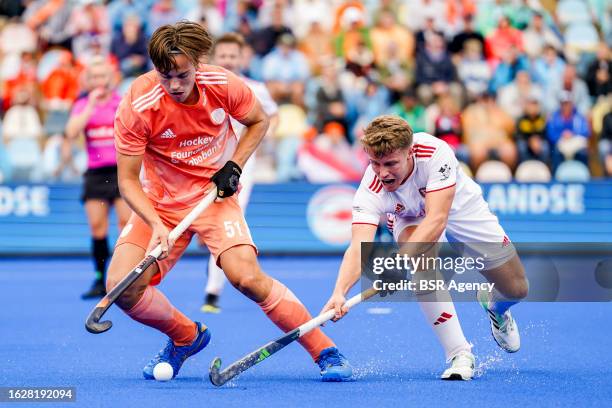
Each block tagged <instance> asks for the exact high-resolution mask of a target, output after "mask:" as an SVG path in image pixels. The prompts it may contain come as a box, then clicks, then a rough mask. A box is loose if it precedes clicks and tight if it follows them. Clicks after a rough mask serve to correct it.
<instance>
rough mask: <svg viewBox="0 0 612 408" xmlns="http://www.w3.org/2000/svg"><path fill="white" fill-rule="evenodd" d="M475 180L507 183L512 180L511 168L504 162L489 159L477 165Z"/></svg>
mask: <svg viewBox="0 0 612 408" xmlns="http://www.w3.org/2000/svg"><path fill="white" fill-rule="evenodd" d="M476 181H478V182H480V183H507V182H510V181H512V170H510V167H508V166H507V165H506V164H505V163H504V162H501V161H498V160H489V161H486V162H484V163H482V164H481V165H480V167H478V170H477V171H476Z"/></svg>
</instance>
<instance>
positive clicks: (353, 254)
mask: <svg viewBox="0 0 612 408" xmlns="http://www.w3.org/2000/svg"><path fill="white" fill-rule="evenodd" d="M376 228H377V226H376V225H372V224H353V227H352V233H351V244H350V245H349V247H348V248H347V250H346V251H345V252H344V258H343V259H342V264H341V265H340V271H339V272H338V279H337V280H336V287H335V288H334V291H333V293H332V295H331V297H330V298H329V300H328V301H327V303H326V304H325V306H323V309H322V310H321V313H323V312H326V311H327V310H330V309H334V310H335V311H336V315H335V316H334V318H333V319H332V320H333V321H334V322H335V321H338V320H339V319H341V318H342V317H343V316H344V315H345V314H346V313H347V312H348V308H347V307H346V306H344V303H345V302H346V294H347V293H348V291H349V290H350V289H351V288H352V287H353V285H355V283H357V281H358V280H359V275H360V273H361V243H362V242H371V241H372V240H373V239H374V236H375V235H376Z"/></svg>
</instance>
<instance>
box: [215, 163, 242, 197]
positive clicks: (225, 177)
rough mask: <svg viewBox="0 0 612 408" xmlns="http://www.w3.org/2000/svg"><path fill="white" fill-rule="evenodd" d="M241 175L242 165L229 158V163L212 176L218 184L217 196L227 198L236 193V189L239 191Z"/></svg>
mask: <svg viewBox="0 0 612 408" xmlns="http://www.w3.org/2000/svg"><path fill="white" fill-rule="evenodd" d="M241 175H242V169H241V168H240V166H239V165H237V164H236V163H234V162H233V161H231V160H228V161H227V163H225V165H224V166H223V167H221V168H220V169H219V170H218V171H217V172H216V173H215V174H213V176H212V177H211V178H210V179H211V180H212V181H213V182H214V183H215V184H216V185H217V196H218V197H219V198H225V197H230V196H232V195H234V194H235V193H236V191H238V186H239V182H240V176H241Z"/></svg>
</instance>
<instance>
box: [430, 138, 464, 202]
mask: <svg viewBox="0 0 612 408" xmlns="http://www.w3.org/2000/svg"><path fill="white" fill-rule="evenodd" d="M458 166H459V162H458V161H457V158H456V157H455V153H454V152H453V150H452V149H451V148H450V146H449V145H447V144H446V143H442V144H441V145H440V146H439V147H438V148H437V149H436V152H435V153H434V155H433V156H432V157H431V159H430V160H429V161H428V162H427V168H428V172H429V175H428V176H427V187H426V192H428V193H429V192H432V191H438V190H443V189H445V188H448V187H452V186H454V185H455V183H456V182H457V167H458Z"/></svg>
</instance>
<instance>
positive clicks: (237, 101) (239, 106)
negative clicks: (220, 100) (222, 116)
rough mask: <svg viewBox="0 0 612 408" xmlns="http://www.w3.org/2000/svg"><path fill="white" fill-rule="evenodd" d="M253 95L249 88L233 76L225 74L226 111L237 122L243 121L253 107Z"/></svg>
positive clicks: (228, 73) (229, 73)
mask: <svg viewBox="0 0 612 408" xmlns="http://www.w3.org/2000/svg"><path fill="white" fill-rule="evenodd" d="M255 101H256V99H255V95H253V91H251V88H249V86H248V85H247V84H246V83H245V82H244V81H243V80H242V79H240V78H238V77H237V76H236V75H235V74H233V73H231V72H229V71H228V72H227V110H228V113H229V114H230V116H232V117H234V118H235V119H237V120H240V119H244V118H245V117H246V116H247V115H248V114H249V112H251V109H253V106H255Z"/></svg>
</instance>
